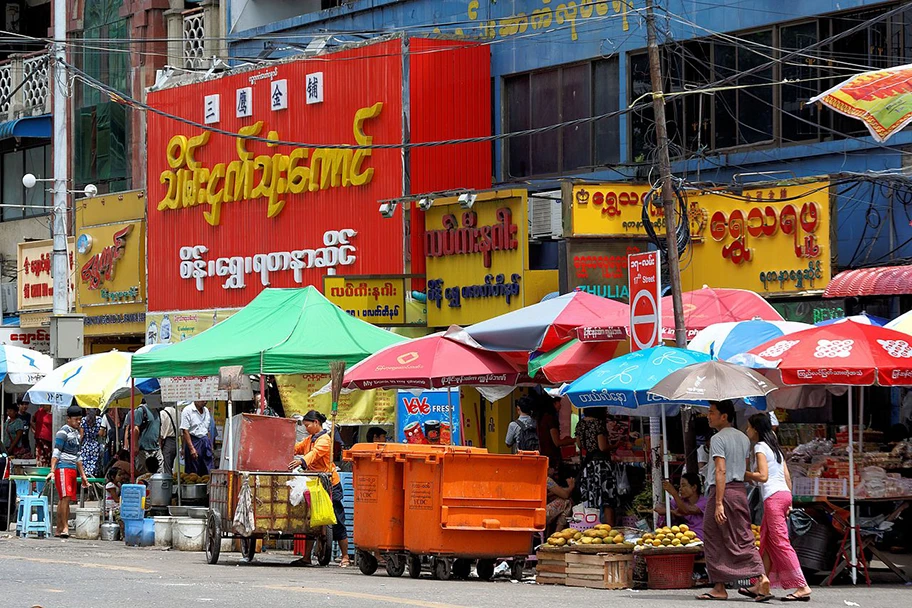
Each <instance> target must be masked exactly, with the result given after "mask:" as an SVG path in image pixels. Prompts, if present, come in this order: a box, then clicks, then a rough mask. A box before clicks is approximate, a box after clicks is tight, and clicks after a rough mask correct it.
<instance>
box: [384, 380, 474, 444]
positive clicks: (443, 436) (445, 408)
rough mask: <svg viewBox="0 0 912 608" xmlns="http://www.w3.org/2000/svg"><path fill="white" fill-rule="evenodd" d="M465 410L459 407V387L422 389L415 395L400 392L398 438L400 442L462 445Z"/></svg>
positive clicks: (397, 405)
mask: <svg viewBox="0 0 912 608" xmlns="http://www.w3.org/2000/svg"><path fill="white" fill-rule="evenodd" d="M450 407H452V408H453V426H452V427H450V410H449V408H450ZM461 428H462V412H461V410H460V407H459V389H453V390H451V391H450V395H449V402H448V401H447V391H446V390H433V391H422V393H421V395H414V394H412V393H410V392H409V391H399V393H398V394H397V396H396V441H397V442H398V443H418V444H441V445H449V443H450V435H451V434H452V439H453V445H462V433H461V432H460V429H461Z"/></svg>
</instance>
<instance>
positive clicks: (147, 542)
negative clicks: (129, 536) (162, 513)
mask: <svg viewBox="0 0 912 608" xmlns="http://www.w3.org/2000/svg"><path fill="white" fill-rule="evenodd" d="M139 544H140V546H142V547H151V546H152V545H154V544H155V520H154V519H153V518H151V517H147V518H145V519H144V520H143V527H142V536H140V539H139Z"/></svg>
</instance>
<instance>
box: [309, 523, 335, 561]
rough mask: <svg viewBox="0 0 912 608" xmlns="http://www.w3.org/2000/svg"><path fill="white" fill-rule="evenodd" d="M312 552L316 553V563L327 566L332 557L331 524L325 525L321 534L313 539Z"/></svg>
mask: <svg viewBox="0 0 912 608" xmlns="http://www.w3.org/2000/svg"><path fill="white" fill-rule="evenodd" d="M314 552H315V553H316V554H317V563H318V564H320V565H321V566H328V565H329V563H330V562H331V561H332V558H333V540H332V526H325V527H324V528H323V534H320V535H319V536H317V538H316V540H315V541H314Z"/></svg>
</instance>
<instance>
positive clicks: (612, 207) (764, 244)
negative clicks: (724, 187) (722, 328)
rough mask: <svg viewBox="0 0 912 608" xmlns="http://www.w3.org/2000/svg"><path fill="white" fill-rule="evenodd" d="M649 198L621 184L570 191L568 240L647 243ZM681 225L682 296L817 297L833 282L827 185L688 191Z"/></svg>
mask: <svg viewBox="0 0 912 608" xmlns="http://www.w3.org/2000/svg"><path fill="white" fill-rule="evenodd" d="M649 191H650V188H649V186H641V185H632V184H624V183H616V184H598V185H580V186H574V187H573V189H572V196H571V201H570V210H569V212H570V222H571V231H572V235H573V236H576V237H587V236H592V237H595V236H597V237H626V238H630V237H642V236H646V229H645V226H644V217H643V213H644V211H643V210H644V200H643V199H644V197H646V196H648V193H649ZM648 203H649V204H647V205H646V214H647V217H648V220H649V221H650V222H651V223H652V225H653V226H654V228H655V231H656V233H657V234H664V233H665V218H664V214H663V213H662V208H661V206H658V205H653V204H651V203H652V202H651V201H649V202H648ZM686 217H687V222H688V225H689V228H690V238H691V243H692V245H691V247H690V249H689V251H687V252H685V254H684V256H683V257H682V261H681V268H682V270H681V280H682V283H683V288H684V289H685V290H692V289H699V288H700V287H702V286H703V285H709V286H711V287H728V288H736V289H749V290H752V291H756V292H757V293H761V294H769V295H773V294H787V293H797V292H804V291H811V290H820V289H823V288H825V287H826V285H827V283H828V282H829V280H830V276H831V270H832V269H831V261H830V259H831V254H832V250H831V240H832V239H831V233H832V226H831V221H830V218H831V209H830V188H829V183H828V182H813V183H806V184H800V185H792V186H777V187H769V186H767V187H763V188H751V189H747V188H745V189H744V191H743V192H740V193H733V192H727V191H720V190H713V191H688V192H687V194H686Z"/></svg>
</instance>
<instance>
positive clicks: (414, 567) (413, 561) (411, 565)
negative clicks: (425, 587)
mask: <svg viewBox="0 0 912 608" xmlns="http://www.w3.org/2000/svg"><path fill="white" fill-rule="evenodd" d="M408 573H409V576H410V577H412V578H421V556H420V555H409V556H408Z"/></svg>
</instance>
